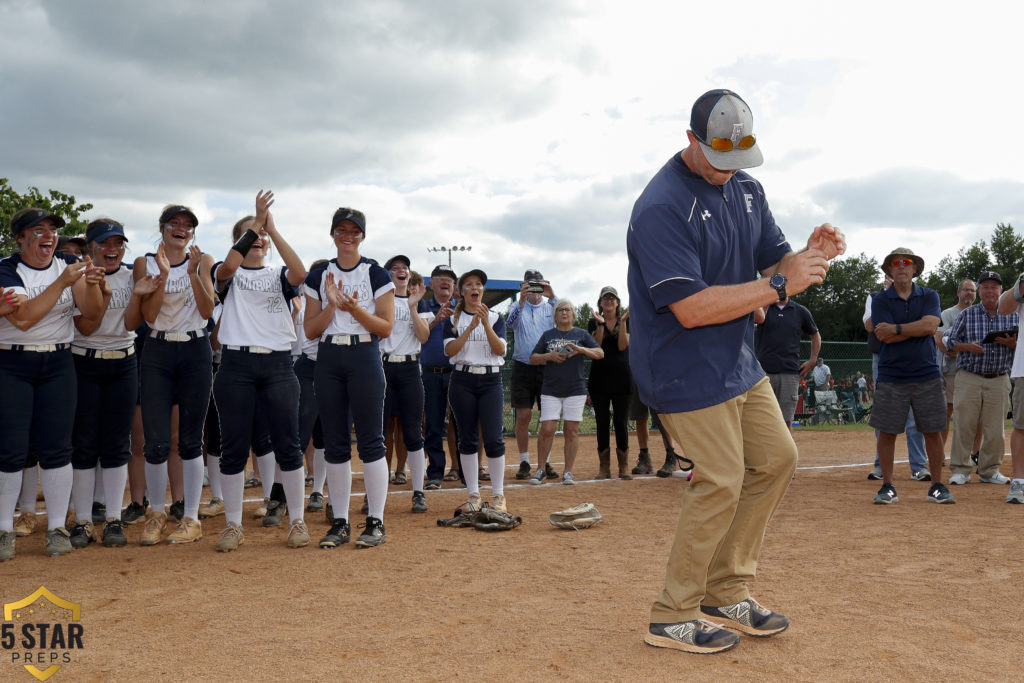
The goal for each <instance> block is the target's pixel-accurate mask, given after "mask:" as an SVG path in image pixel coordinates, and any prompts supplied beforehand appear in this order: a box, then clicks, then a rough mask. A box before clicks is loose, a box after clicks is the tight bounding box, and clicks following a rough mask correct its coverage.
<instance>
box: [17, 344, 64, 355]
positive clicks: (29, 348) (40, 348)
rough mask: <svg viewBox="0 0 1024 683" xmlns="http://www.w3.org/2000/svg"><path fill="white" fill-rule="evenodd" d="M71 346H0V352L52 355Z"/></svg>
mask: <svg viewBox="0 0 1024 683" xmlns="http://www.w3.org/2000/svg"><path fill="white" fill-rule="evenodd" d="M69 346H71V344H0V351H33V352H35V353H52V352H53V351H63V350H64V349H66V348H68V347H69Z"/></svg>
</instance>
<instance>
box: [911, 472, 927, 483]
mask: <svg viewBox="0 0 1024 683" xmlns="http://www.w3.org/2000/svg"><path fill="white" fill-rule="evenodd" d="M910 478H911V479H913V480H914V481H931V480H932V474H931V472H929V471H928V470H918V471H917V472H912V473H911V474H910Z"/></svg>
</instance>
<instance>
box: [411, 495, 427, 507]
mask: <svg viewBox="0 0 1024 683" xmlns="http://www.w3.org/2000/svg"><path fill="white" fill-rule="evenodd" d="M412 511H413V512H426V511H427V497H426V496H425V495H423V491H413V492H412Z"/></svg>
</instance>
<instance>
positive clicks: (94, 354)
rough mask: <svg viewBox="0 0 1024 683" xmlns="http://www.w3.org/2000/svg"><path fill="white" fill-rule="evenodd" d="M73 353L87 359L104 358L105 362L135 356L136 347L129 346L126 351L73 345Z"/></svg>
mask: <svg viewBox="0 0 1024 683" xmlns="http://www.w3.org/2000/svg"><path fill="white" fill-rule="evenodd" d="M71 353H73V354H75V355H76V356H85V357H86V358H102V359H104V360H118V359H121V358H127V357H128V356H134V355H135V347H134V346H129V347H127V348H124V349H87V348H85V347H84V346H75V345H74V344H72V345H71Z"/></svg>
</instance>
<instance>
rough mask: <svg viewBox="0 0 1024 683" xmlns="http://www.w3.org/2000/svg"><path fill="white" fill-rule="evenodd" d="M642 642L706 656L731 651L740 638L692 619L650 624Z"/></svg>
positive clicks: (700, 620) (710, 624) (707, 622)
mask: <svg viewBox="0 0 1024 683" xmlns="http://www.w3.org/2000/svg"><path fill="white" fill-rule="evenodd" d="M644 642H645V643H647V644H648V645H653V646H654V647H668V648H672V649H673V650H682V651H683V652H693V653H695V654H702V655H708V654H713V653H715V652H724V651H725V650H731V649H732V648H734V647H736V645H737V643H739V642H740V637H739V636H738V635H736V634H735V633H732V632H731V631H726V630H725V629H724V628H721V627H720V626H719V625H718V624H712V623H711V622H710V621H705V620H704V619H694V620H693V621H681V622H679V623H676V624H651V625H650V627H649V628H648V629H647V633H645V634H644Z"/></svg>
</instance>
